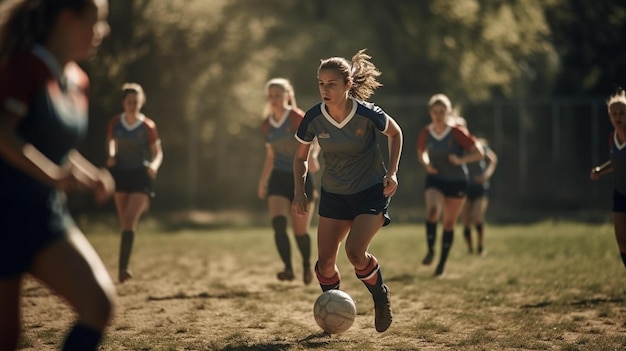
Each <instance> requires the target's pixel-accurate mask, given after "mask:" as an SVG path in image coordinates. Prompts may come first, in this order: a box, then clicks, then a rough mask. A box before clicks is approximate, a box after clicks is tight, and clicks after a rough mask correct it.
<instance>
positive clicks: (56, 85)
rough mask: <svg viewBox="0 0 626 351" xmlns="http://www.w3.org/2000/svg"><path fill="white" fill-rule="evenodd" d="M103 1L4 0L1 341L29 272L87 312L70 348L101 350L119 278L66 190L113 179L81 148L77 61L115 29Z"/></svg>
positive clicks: (82, 93)
mask: <svg viewBox="0 0 626 351" xmlns="http://www.w3.org/2000/svg"><path fill="white" fill-rule="evenodd" d="M107 9H108V4H107V2H106V1H104V0H72V1H69V0H19V1H5V2H4V3H3V4H2V8H1V9H0V13H2V14H3V15H4V16H2V20H1V23H0V186H1V187H2V189H0V203H2V204H3V206H2V211H1V212H0V228H1V229H0V238H1V240H2V242H1V243H0V350H14V349H16V348H17V341H18V338H19V333H20V306H21V305H20V289H21V286H22V281H23V279H24V276H25V274H30V275H32V276H33V277H35V278H37V279H38V280H39V281H41V282H42V283H44V284H45V285H47V286H48V287H49V288H50V289H52V290H53V291H54V292H55V293H57V294H59V295H60V296H62V297H63V298H64V299H65V300H66V301H68V303H69V304H70V305H71V306H72V307H73V308H74V310H75V311H76V312H77V314H78V319H77V321H76V323H75V324H74V327H73V328H72V330H71V331H70V332H69V333H68V334H67V335H66V338H65V341H64V345H63V350H96V349H97V346H98V344H99V342H100V339H101V338H102V333H103V331H104V329H105V327H106V325H107V323H108V322H109V319H110V317H111V314H112V310H113V305H114V301H115V298H116V296H115V295H116V292H115V286H114V285H113V282H112V281H111V278H110V277H109V275H108V273H107V271H106V268H105V267H104V265H103V263H102V261H101V260H100V258H99V257H98V254H97V253H96V252H95V250H94V249H93V248H92V246H91V245H90V244H89V242H88V241H87V239H86V238H85V236H84V235H83V233H82V232H81V231H80V229H79V228H78V227H77V226H76V224H75V223H74V221H73V220H72V217H71V215H70V214H69V212H68V208H67V204H66V199H65V194H64V192H67V191H70V190H74V189H91V190H92V191H93V194H94V197H95V200H96V201H97V202H98V203H103V202H104V201H106V200H107V199H108V198H109V197H110V195H111V194H112V193H113V187H114V185H113V179H112V178H111V176H110V174H109V173H108V172H107V171H106V170H101V169H97V168H96V167H95V166H94V165H92V164H91V163H90V162H89V161H87V160H86V159H84V158H82V156H80V154H79V153H78V152H77V151H76V150H75V149H74V147H75V145H76V143H77V142H78V141H79V139H81V137H82V136H84V134H85V128H86V126H87V96H86V90H87V88H88V85H89V79H88V78H87V75H86V74H85V73H84V72H83V71H82V70H81V69H80V68H79V66H78V65H77V64H76V63H75V61H76V60H86V59H88V58H89V57H91V56H92V54H93V53H94V52H95V50H96V48H97V47H98V45H99V44H100V42H101V41H102V39H103V38H104V36H106V34H107V33H108V24H107V22H106V16H107Z"/></svg>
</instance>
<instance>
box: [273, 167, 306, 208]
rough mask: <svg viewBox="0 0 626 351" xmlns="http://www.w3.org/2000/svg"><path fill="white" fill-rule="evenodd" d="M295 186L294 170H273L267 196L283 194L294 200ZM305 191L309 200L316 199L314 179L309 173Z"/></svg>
mask: <svg viewBox="0 0 626 351" xmlns="http://www.w3.org/2000/svg"><path fill="white" fill-rule="evenodd" d="M293 188H294V184H293V172H282V171H272V174H271V175H270V180H269V183H268V185H267V196H270V195H274V196H282V197H286V198H287V199H289V201H292V200H293ZM304 192H305V193H306V196H307V199H308V200H309V202H312V201H314V200H315V198H314V197H313V179H312V178H311V174H307V176H306V181H305V183H304Z"/></svg>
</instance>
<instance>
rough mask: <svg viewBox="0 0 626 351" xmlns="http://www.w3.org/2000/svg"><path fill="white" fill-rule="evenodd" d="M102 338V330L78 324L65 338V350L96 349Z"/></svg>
mask: <svg viewBox="0 0 626 351" xmlns="http://www.w3.org/2000/svg"><path fill="white" fill-rule="evenodd" d="M101 339H102V333H101V332H100V331H97V330H94V329H91V328H89V327H86V326H84V325H81V324H76V325H74V328H72V330H71V331H70V332H69V334H68V335H67V337H66V339H65V343H64V344H63V351H91V350H96V349H97V348H98V344H99V343H100V340H101Z"/></svg>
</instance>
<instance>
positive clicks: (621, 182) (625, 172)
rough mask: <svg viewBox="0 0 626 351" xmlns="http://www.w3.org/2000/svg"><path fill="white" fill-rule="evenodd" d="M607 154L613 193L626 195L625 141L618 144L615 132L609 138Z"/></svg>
mask: <svg viewBox="0 0 626 351" xmlns="http://www.w3.org/2000/svg"><path fill="white" fill-rule="evenodd" d="M609 153H610V158H611V166H612V167H613V179H614V181H615V191H617V192H619V193H620V194H623V195H626V141H625V142H623V143H620V142H619V140H618V139H617V133H616V132H615V131H613V132H612V133H611V135H610V136H609Z"/></svg>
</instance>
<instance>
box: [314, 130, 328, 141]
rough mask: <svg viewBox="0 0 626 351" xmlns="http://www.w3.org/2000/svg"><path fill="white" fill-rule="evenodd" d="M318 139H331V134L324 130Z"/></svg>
mask: <svg viewBox="0 0 626 351" xmlns="http://www.w3.org/2000/svg"><path fill="white" fill-rule="evenodd" d="M317 138H318V139H330V134H329V133H328V132H327V131H325V130H323V131H322V132H321V133H319V134H318V135H317Z"/></svg>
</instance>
